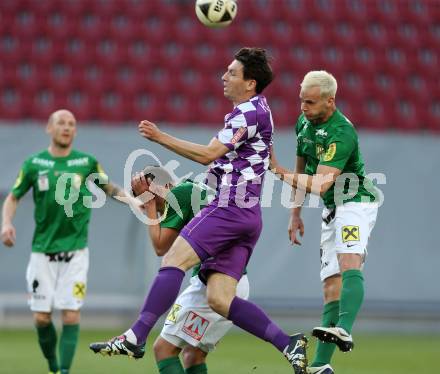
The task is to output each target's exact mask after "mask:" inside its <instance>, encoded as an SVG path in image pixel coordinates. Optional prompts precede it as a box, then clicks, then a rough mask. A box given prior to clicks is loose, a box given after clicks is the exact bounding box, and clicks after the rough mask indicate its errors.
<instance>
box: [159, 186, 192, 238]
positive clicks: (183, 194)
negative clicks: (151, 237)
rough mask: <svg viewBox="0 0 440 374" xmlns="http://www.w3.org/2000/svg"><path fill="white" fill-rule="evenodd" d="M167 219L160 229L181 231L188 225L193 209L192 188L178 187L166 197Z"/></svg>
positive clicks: (165, 213)
mask: <svg viewBox="0 0 440 374" xmlns="http://www.w3.org/2000/svg"><path fill="white" fill-rule="evenodd" d="M166 200H167V202H166V207H165V212H164V215H165V217H164V218H163V220H162V221H161V222H160V227H162V228H165V227H166V228H170V229H175V230H177V231H180V230H181V229H182V228H183V226H185V225H186V224H187V223H188V217H189V215H190V211H189V210H190V209H191V188H188V187H187V186H182V187H180V186H177V187H175V188H173V189H172V190H171V191H170V192H169V193H168V195H167V197H166Z"/></svg>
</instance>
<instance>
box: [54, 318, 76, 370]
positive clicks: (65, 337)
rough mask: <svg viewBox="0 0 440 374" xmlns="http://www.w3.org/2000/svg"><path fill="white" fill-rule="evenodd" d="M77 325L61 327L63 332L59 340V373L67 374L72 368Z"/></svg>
mask: <svg viewBox="0 0 440 374" xmlns="http://www.w3.org/2000/svg"><path fill="white" fill-rule="evenodd" d="M78 336H79V325H78V324H75V325H63V331H62V333H61V338H60V346H59V353H60V368H61V373H62V374H63V373H68V372H69V370H70V367H71V366H72V361H73V357H74V356H75V351H76V346H77V344H78Z"/></svg>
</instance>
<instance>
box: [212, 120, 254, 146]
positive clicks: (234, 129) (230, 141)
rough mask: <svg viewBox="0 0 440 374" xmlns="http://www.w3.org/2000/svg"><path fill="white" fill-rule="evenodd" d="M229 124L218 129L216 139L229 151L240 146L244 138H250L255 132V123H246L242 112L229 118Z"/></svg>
mask: <svg viewBox="0 0 440 374" xmlns="http://www.w3.org/2000/svg"><path fill="white" fill-rule="evenodd" d="M228 122H229V126H226V127H225V128H224V129H222V130H220V131H219V133H218V134H217V139H218V140H219V141H220V142H221V143H223V144H224V145H225V146H226V147H228V148H229V150H230V151H233V150H235V149H237V148H238V147H240V146H241V145H242V144H243V143H244V142H245V141H246V140H248V139H251V138H253V137H254V136H255V134H256V132H257V126H256V125H248V122H247V120H246V117H245V115H244V114H243V113H238V114H237V115H235V116H234V117H233V118H231V119H229V121H228Z"/></svg>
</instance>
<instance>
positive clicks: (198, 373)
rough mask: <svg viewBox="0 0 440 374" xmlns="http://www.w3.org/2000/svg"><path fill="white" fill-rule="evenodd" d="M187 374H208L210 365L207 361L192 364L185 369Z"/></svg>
mask: <svg viewBox="0 0 440 374" xmlns="http://www.w3.org/2000/svg"><path fill="white" fill-rule="evenodd" d="M185 373H186V374H208V367H207V366H206V364H205V363H203V364H199V365H194V366H191V367H189V368H187V369H185Z"/></svg>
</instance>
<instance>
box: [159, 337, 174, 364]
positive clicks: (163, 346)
mask: <svg viewBox="0 0 440 374" xmlns="http://www.w3.org/2000/svg"><path fill="white" fill-rule="evenodd" d="M153 352H154V357H155V358H156V361H161V360H164V359H166V358H169V357H174V356H178V355H179V353H180V348H178V347H176V346H174V345H172V344H171V343H168V342H167V341H166V340H164V339H162V338H161V337H160V336H159V337H158V338H157V339H156V341H155V342H154V344H153Z"/></svg>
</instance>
